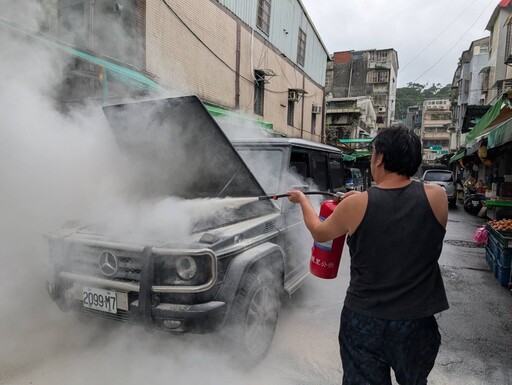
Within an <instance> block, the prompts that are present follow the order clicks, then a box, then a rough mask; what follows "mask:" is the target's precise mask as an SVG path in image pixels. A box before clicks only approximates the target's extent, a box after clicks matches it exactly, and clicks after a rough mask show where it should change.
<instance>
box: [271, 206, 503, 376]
mask: <svg viewBox="0 0 512 385" xmlns="http://www.w3.org/2000/svg"><path fill="white" fill-rule="evenodd" d="M485 222H486V220H485V219H482V218H478V217H476V216H472V215H469V214H468V213H466V212H465V211H464V210H463V208H462V205H460V204H459V205H458V207H457V208H455V209H450V212H449V219H448V226H447V232H446V236H445V243H444V246H443V252H442V255H441V258H440V261H439V263H440V266H441V271H442V275H443V279H444V283H445V287H446V291H447V296H448V300H449V303H450V309H449V310H447V311H445V312H443V313H441V314H439V315H437V319H438V323H439V329H440V333H441V338H442V345H441V348H440V351H439V354H438V357H437V361H436V365H435V367H434V369H433V371H432V372H431V375H430V377H429V384H434V385H459V384H460V385H477V384H478V385H509V384H511V385H512V293H511V292H510V290H509V289H508V288H504V287H501V286H500V284H499V283H498V281H497V280H496V279H495V278H494V275H493V274H492V272H490V270H489V267H488V265H487V263H486V261H485V249H484V248H483V247H475V246H476V245H475V244H474V243H473V241H472V237H473V234H474V232H475V231H476V229H477V228H478V227H480V226H481V225H483V224H484V223H485ZM343 255H344V257H343V263H342V265H341V267H340V269H341V270H340V275H339V277H338V278H337V279H336V280H333V281H324V280H319V279H316V278H312V279H311V280H310V281H309V282H308V284H307V285H306V287H305V288H304V290H303V291H302V292H301V293H300V297H301V298H300V299H299V300H297V301H292V302H291V304H290V305H291V306H289V307H288V309H287V311H286V313H285V317H283V318H285V319H284V322H280V325H279V328H278V333H277V335H276V339H275V341H274V346H273V349H272V350H271V352H270V354H269V357H268V358H267V361H266V362H264V366H265V369H264V371H265V372H268V370H269V367H273V365H277V366H279V367H280V368H281V369H283V371H282V372H281V373H283V372H284V373H286V374H281V375H279V374H278V373H279V370H275V374H276V376H277V377H278V378H287V380H289V381H290V382H289V383H290V384H304V385H305V384H311V385H313V384H340V383H341V377H342V372H341V369H340V366H341V363H340V361H339V354H338V342H337V332H338V325H339V312H340V310H341V307H342V302H343V297H344V293H345V290H346V287H347V284H348V277H349V262H348V258H347V255H348V251H347V250H344V253H343ZM281 321H283V320H281ZM285 362H286V363H285Z"/></svg>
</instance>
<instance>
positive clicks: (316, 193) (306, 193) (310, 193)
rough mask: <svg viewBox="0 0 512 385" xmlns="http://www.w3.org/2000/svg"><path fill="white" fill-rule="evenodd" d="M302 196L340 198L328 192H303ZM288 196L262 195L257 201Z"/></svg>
mask: <svg viewBox="0 0 512 385" xmlns="http://www.w3.org/2000/svg"><path fill="white" fill-rule="evenodd" d="M304 195H325V196H329V197H331V198H336V197H338V198H339V197H340V195H339V194H333V193H330V192H326V191H304ZM287 196H288V195H286V194H276V195H263V196H261V197H258V200H260V201H264V200H270V199H273V200H277V199H279V198H286V197H287Z"/></svg>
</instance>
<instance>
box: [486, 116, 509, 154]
mask: <svg viewBox="0 0 512 385" xmlns="http://www.w3.org/2000/svg"><path fill="white" fill-rule="evenodd" d="M511 141H512V118H511V119H509V120H507V121H506V122H503V123H501V124H499V125H497V126H495V127H493V129H492V131H490V132H489V133H488V134H487V148H494V147H498V146H501V145H502V144H505V143H508V142H511Z"/></svg>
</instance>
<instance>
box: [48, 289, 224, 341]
mask: <svg viewBox="0 0 512 385" xmlns="http://www.w3.org/2000/svg"><path fill="white" fill-rule="evenodd" d="M60 285H62V283H60ZM58 287H59V284H55V283H49V284H48V291H49V294H50V296H51V297H52V299H53V300H54V301H55V302H56V303H57V304H58V305H59V307H60V308H61V310H63V311H69V310H72V311H76V312H81V313H84V314H86V315H89V316H92V317H98V318H105V319H110V320H114V321H119V322H129V323H134V324H141V325H144V326H145V327H146V329H148V330H153V329H162V330H166V331H169V332H173V333H185V332H190V333H210V332H214V331H216V330H218V329H219V328H220V327H221V326H222V324H223V321H224V318H225V315H226V304H225V303H224V302H221V301H208V302H204V303H194V304H178V303H165V302H156V303H155V301H158V296H156V297H153V298H152V300H151V304H150V306H141V301H139V299H138V298H137V294H136V293H121V294H123V296H125V297H126V298H127V299H128V301H127V302H126V303H125V304H123V301H119V302H120V304H119V305H118V308H117V312H116V313H115V314H113V313H108V312H104V311H101V310H94V309H90V308H86V307H84V306H83V303H82V300H81V299H80V296H81V288H82V286H81V285H76V284H75V285H73V286H68V287H67V289H65V290H59V289H57V288H58ZM61 287H62V286H61Z"/></svg>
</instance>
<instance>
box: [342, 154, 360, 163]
mask: <svg viewBox="0 0 512 385" xmlns="http://www.w3.org/2000/svg"><path fill="white" fill-rule="evenodd" d="M342 158H343V160H344V161H345V162H353V161H354V160H356V159H357V158H356V157H355V156H352V155H347V154H343V155H342Z"/></svg>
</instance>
